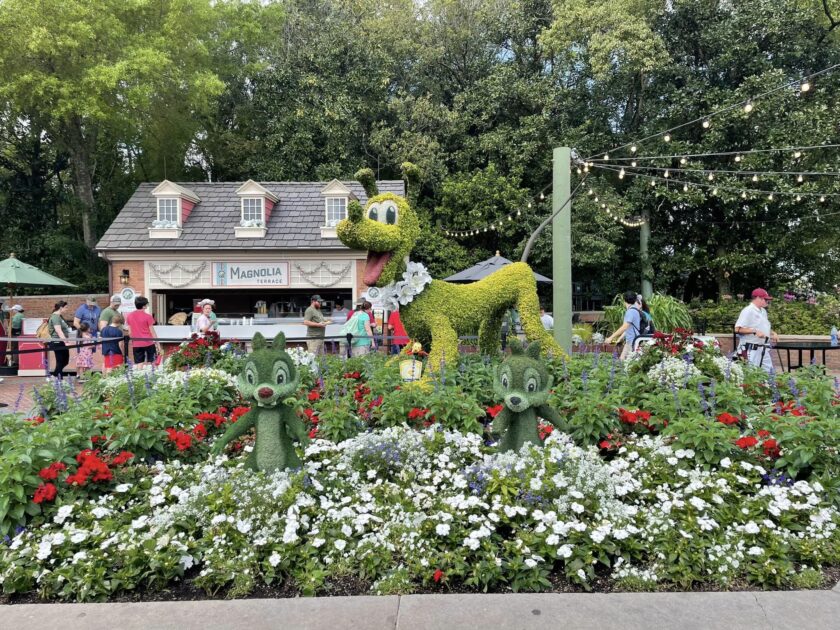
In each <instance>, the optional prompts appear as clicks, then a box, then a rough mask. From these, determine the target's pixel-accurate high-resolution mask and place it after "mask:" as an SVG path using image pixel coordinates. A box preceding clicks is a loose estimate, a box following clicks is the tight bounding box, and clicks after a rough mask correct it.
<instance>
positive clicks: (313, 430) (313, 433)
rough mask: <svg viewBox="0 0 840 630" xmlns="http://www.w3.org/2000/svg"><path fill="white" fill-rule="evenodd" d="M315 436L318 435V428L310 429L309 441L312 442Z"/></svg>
mask: <svg viewBox="0 0 840 630" xmlns="http://www.w3.org/2000/svg"><path fill="white" fill-rule="evenodd" d="M317 435H318V427H315V428H314V429H310V431H309V439H310V440H314V439H315V436H317Z"/></svg>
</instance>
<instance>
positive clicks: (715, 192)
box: [712, 188, 718, 196]
mask: <svg viewBox="0 0 840 630" xmlns="http://www.w3.org/2000/svg"><path fill="white" fill-rule="evenodd" d="M717 193H718V189H717V188H712V196H715V195H717Z"/></svg>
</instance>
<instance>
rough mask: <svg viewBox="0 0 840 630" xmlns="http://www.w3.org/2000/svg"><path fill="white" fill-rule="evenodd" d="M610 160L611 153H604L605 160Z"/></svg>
mask: <svg viewBox="0 0 840 630" xmlns="http://www.w3.org/2000/svg"><path fill="white" fill-rule="evenodd" d="M609 160H610V154H609V153H604V162H609Z"/></svg>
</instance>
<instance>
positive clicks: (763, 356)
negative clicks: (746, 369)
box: [735, 289, 779, 373]
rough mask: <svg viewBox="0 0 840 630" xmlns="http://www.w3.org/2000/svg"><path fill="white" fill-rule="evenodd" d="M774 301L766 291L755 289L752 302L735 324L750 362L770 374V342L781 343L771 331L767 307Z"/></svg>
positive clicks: (771, 362) (771, 366)
mask: <svg viewBox="0 0 840 630" xmlns="http://www.w3.org/2000/svg"><path fill="white" fill-rule="evenodd" d="M772 299H773V298H772V297H770V294H769V293H767V291H765V290H764V289H755V290H754V291H753V292H752V302H750V303H749V304H748V305H747V306H745V307H744V309H743V310H742V311H741V314H740V315H738V321H737V322H735V333H736V334H738V335H741V345H742V346H743V347H744V348H745V349H746V351H747V357H748V360H749V362H750V363H751V364H752V365H755V366H757V367H761V368H763V369H764V370H765V371H766V372H768V373H769V372H771V371H772V370H773V359H772V356H771V354H770V340H771V339H772V341H773V343H778V341H779V336H778V335H777V334H776V333H774V332H773V331H772V330H771V328H770V320H769V319H768V318H767V305H768V304H769V303H770V300H772Z"/></svg>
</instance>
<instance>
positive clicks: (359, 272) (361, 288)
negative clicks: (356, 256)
mask: <svg viewBox="0 0 840 630" xmlns="http://www.w3.org/2000/svg"><path fill="white" fill-rule="evenodd" d="M366 263H367V261H366V260H357V261H356V294H355V299H354V300H353V301H354V303H355V302H358V301H359V299H360V298H361V297H362V294H363V293H364V292H365V291H367V289H368V288H367V285H366V284H365V283H364V277H365V264H366ZM348 306H349V305H348Z"/></svg>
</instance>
